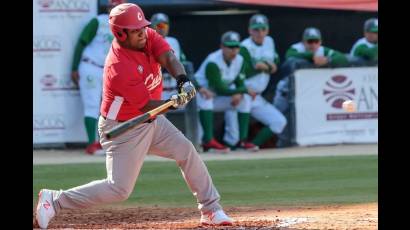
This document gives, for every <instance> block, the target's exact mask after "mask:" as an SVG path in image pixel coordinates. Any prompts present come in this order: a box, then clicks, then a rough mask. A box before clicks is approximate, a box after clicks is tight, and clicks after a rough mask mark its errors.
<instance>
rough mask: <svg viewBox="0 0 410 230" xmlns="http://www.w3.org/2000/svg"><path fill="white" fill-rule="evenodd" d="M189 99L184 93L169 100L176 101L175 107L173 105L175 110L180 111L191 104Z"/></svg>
mask: <svg viewBox="0 0 410 230" xmlns="http://www.w3.org/2000/svg"><path fill="white" fill-rule="evenodd" d="M188 97H189V96H188V95H187V94H184V93H183V94H174V95H172V96H171V97H170V98H169V100H170V101H174V105H173V107H174V109H179V108H181V107H183V106H184V105H185V104H187V103H188V102H189V100H188Z"/></svg>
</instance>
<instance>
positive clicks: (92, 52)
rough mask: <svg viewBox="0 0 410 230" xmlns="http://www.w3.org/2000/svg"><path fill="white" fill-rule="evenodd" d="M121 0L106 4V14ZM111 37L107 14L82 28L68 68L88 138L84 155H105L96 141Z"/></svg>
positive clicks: (92, 20)
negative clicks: (104, 71)
mask: <svg viewBox="0 0 410 230" xmlns="http://www.w3.org/2000/svg"><path fill="white" fill-rule="evenodd" d="M124 2H125V1H124V0H109V1H108V9H107V10H108V12H109V11H110V10H111V9H112V8H113V7H114V6H116V5H118V4H121V3H124ZM112 39H113V36H112V34H111V32H110V27H109V25H108V14H107V13H104V14H100V15H98V16H97V17H96V18H93V19H91V21H90V22H89V23H88V24H87V25H86V26H85V27H84V29H83V31H82V32H81V35H80V38H79V39H78V42H77V45H76V48H75V51H74V58H73V62H72V68H71V71H72V73H71V78H72V80H73V82H74V84H75V85H77V86H79V87H80V96H81V101H82V104H83V111H84V124H85V129H86V132H87V137H88V146H87V148H86V150H85V151H86V153H88V154H95V155H100V154H104V151H103V150H102V147H101V145H100V143H99V142H98V140H97V138H96V134H97V119H98V116H99V114H100V103H101V91H102V81H103V79H102V77H103V68H104V61H105V57H106V56H107V53H108V50H109V49H110V46H111V42H112Z"/></svg>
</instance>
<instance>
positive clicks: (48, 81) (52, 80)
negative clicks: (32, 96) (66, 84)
mask: <svg viewBox="0 0 410 230" xmlns="http://www.w3.org/2000/svg"><path fill="white" fill-rule="evenodd" d="M40 82H41V83H42V84H43V86H44V88H53V87H54V86H55V84H56V83H57V78H56V77H54V76H53V75H51V74H46V75H44V76H43V77H42V78H41V80H40Z"/></svg>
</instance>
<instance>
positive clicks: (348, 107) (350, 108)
mask: <svg viewBox="0 0 410 230" xmlns="http://www.w3.org/2000/svg"><path fill="white" fill-rule="evenodd" d="M342 107H343V109H344V110H345V111H346V112H349V113H351V112H355V111H356V103H354V101H352V100H347V101H344V102H343V104H342Z"/></svg>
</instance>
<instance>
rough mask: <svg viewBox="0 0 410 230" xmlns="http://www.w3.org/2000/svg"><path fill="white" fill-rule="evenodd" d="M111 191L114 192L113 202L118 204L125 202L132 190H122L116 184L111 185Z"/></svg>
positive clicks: (122, 188)
mask: <svg viewBox="0 0 410 230" xmlns="http://www.w3.org/2000/svg"><path fill="white" fill-rule="evenodd" d="M111 189H112V191H113V192H114V194H115V195H114V197H115V201H117V202H120V201H125V200H127V199H128V197H130V195H131V193H132V188H131V189H129V188H124V187H121V186H119V185H118V184H111Z"/></svg>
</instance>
